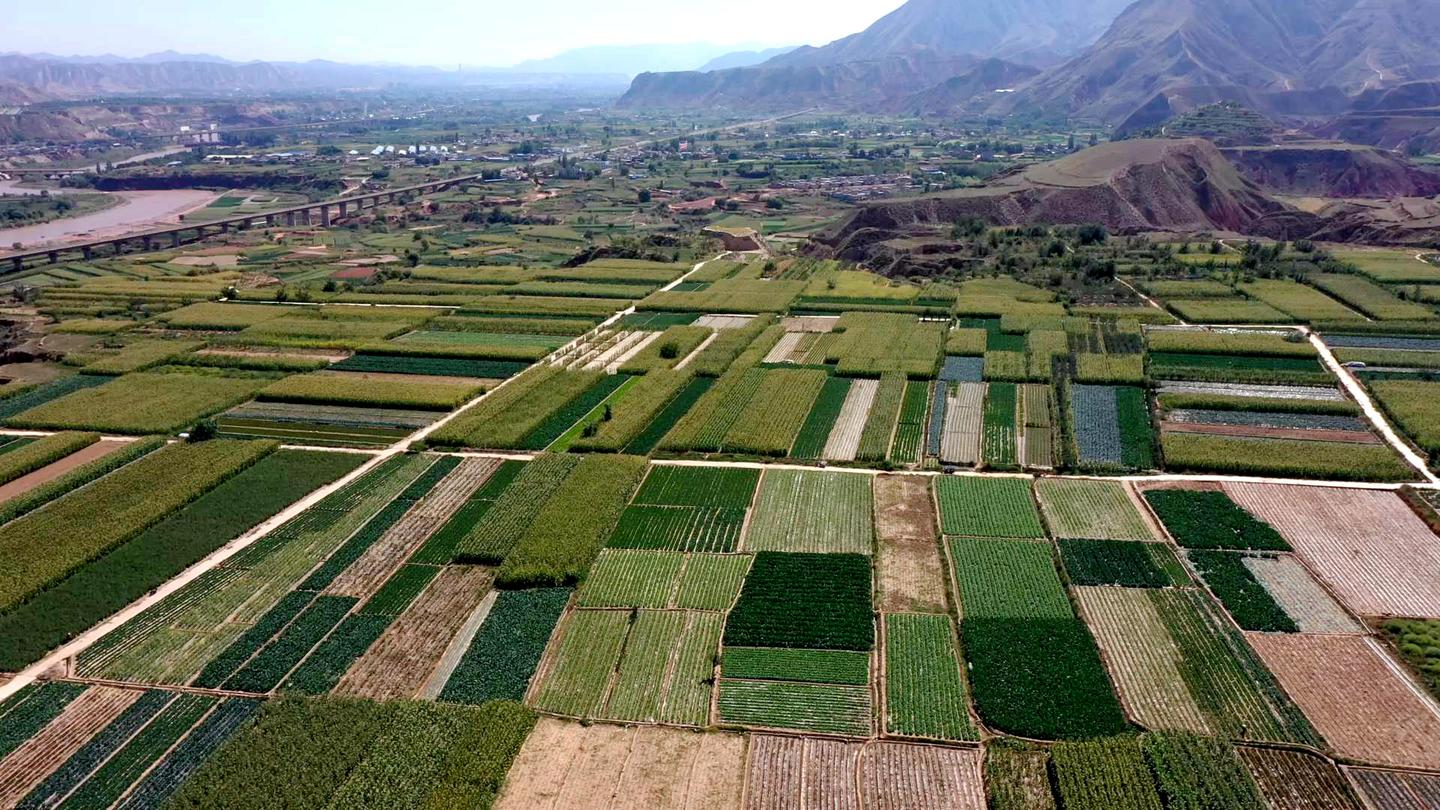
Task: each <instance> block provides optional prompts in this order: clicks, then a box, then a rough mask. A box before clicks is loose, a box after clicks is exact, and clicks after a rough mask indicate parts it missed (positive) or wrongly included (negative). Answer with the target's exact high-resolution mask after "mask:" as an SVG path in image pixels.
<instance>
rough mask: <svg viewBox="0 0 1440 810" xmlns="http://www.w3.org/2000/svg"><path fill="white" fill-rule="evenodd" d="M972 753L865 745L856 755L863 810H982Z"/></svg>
mask: <svg viewBox="0 0 1440 810" xmlns="http://www.w3.org/2000/svg"><path fill="white" fill-rule="evenodd" d="M982 758H983V754H982V753H981V752H980V751H979V750H977V749H969V748H940V747H937V746H930V745H909V744H906V743H887V742H878V743H871V744H870V745H867V746H866V747H865V750H864V752H863V753H861V755H860V791H861V793H862V795H863V797H864V806H865V808H866V810H910V808H916V807H924V808H927V809H933V810H985V782H984V779H983V777H982V776H981V770H980V763H981V760H982Z"/></svg>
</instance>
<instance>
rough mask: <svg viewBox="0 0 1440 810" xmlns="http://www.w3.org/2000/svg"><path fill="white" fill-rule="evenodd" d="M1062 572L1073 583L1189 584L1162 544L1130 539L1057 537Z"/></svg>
mask: <svg viewBox="0 0 1440 810" xmlns="http://www.w3.org/2000/svg"><path fill="white" fill-rule="evenodd" d="M1059 544H1060V557H1061V559H1062V560H1064V562H1065V573H1066V574H1067V575H1068V576H1069V579H1070V582H1071V583H1073V584H1075V585H1081V586H1084V585H1116V586H1120V587H1124V588H1164V587H1168V586H1171V585H1175V586H1181V585H1189V584H1190V577H1189V575H1187V574H1186V573H1185V569H1184V567H1183V566H1181V565H1180V561H1179V560H1177V559H1175V555H1174V553H1172V552H1171V551H1170V548H1169V547H1168V546H1166V545H1164V544H1162V543H1137V542H1134V541H1133V540H1060V541H1059Z"/></svg>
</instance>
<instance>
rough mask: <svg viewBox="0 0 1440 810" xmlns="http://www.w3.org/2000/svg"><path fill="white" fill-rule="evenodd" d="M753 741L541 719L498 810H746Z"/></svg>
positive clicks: (522, 751) (507, 783)
mask: <svg viewBox="0 0 1440 810" xmlns="http://www.w3.org/2000/svg"><path fill="white" fill-rule="evenodd" d="M745 745H746V741H745V737H744V736H742V735H738V734H701V733H696V732H691V731H680V730H677V729H669V728H659V727H653V726H646V727H632V728H624V727H621V726H607V725H594V726H589V727H586V726H584V725H581V724H579V723H570V722H566V721H564V720H556V719H554V718H550V717H542V718H540V722H539V723H537V724H536V726H535V730H534V732H532V733H531V734H530V737H529V738H528V739H527V740H526V741H525V745H524V747H523V748H521V749H520V755H519V757H517V758H516V760H515V764H514V765H513V766H512V767H511V768H510V774H509V776H508V777H507V778H506V780H505V787H504V789H503V791H502V792H501V794H500V799H499V801H498V802H497V804H496V808H497V810H541V809H543V808H549V809H550V810H562V808H563V810H630V809H631V808H633V809H634V810H738V808H739V807H740V794H741V791H742V789H743V786H744V778H745Z"/></svg>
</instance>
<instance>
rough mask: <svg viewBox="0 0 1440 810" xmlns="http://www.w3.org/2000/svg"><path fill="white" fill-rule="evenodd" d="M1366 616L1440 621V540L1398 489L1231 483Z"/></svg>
mask: <svg viewBox="0 0 1440 810" xmlns="http://www.w3.org/2000/svg"><path fill="white" fill-rule="evenodd" d="M1225 491H1226V492H1227V493H1229V495H1230V497H1231V498H1232V499H1234V501H1235V502H1236V503H1238V504H1239V505H1240V506H1242V507H1244V508H1245V509H1248V510H1249V511H1250V512H1252V513H1253V514H1254V515H1255V516H1256V517H1258V518H1260V519H1261V520H1264V521H1266V522H1267V523H1269V524H1270V525H1272V526H1274V527H1275V528H1276V529H1277V530H1279V532H1280V534H1282V535H1284V537H1285V539H1286V540H1287V541H1289V543H1290V545H1292V546H1294V548H1295V552H1296V553H1297V554H1299V555H1300V557H1301V559H1303V560H1304V561H1305V563H1306V565H1308V566H1309V568H1310V570H1312V571H1314V572H1315V573H1316V574H1318V575H1319V576H1320V578H1321V579H1322V580H1324V581H1325V582H1326V583H1327V584H1329V585H1330V587H1331V589H1332V590H1333V591H1334V592H1335V593H1336V595H1337V596H1339V597H1340V600H1341V601H1342V602H1344V603H1345V604H1346V605H1347V606H1348V607H1349V608H1350V609H1351V610H1353V611H1355V612H1356V613H1359V614H1360V615H1362V616H1406V617H1410V618H1425V619H1436V618H1440V538H1436V536H1435V534H1434V533H1433V532H1431V531H1430V529H1429V527H1427V526H1426V525H1425V523H1424V521H1422V520H1420V518H1418V517H1416V516H1415V513H1414V512H1411V511H1410V507H1408V506H1406V505H1405V502H1404V501H1402V500H1400V497H1399V496H1398V495H1395V494H1394V493H1391V492H1379V491H1371V490H1357V489H1329V488H1324V487H1303V486H1282V485H1273V484H1226V485H1225Z"/></svg>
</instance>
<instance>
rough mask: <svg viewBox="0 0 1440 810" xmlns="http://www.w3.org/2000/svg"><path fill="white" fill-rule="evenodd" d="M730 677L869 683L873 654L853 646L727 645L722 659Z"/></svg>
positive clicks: (725, 670) (759, 679) (723, 669)
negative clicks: (827, 647)
mask: <svg viewBox="0 0 1440 810" xmlns="http://www.w3.org/2000/svg"><path fill="white" fill-rule="evenodd" d="M720 666H721V672H722V673H723V674H724V676H725V677H726V678H739V679H742V680H758V681H793V682H800V683H830V684H841V685H848V686H866V685H868V684H869V683H870V654H869V653H864V652H853V651H849V650H796V649H786V648H782V647H726V648H725V654H724V657H723V659H722V661H721V665H720Z"/></svg>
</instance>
